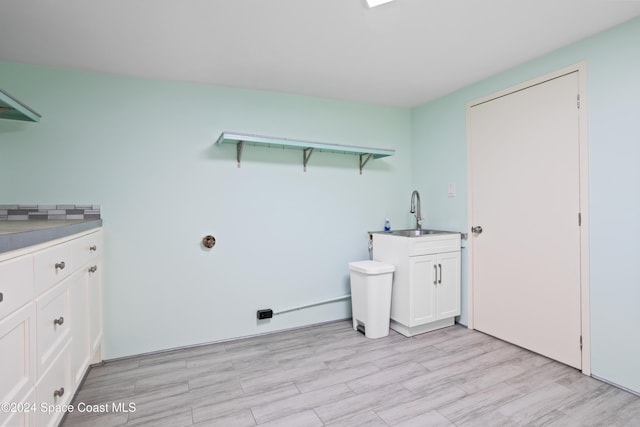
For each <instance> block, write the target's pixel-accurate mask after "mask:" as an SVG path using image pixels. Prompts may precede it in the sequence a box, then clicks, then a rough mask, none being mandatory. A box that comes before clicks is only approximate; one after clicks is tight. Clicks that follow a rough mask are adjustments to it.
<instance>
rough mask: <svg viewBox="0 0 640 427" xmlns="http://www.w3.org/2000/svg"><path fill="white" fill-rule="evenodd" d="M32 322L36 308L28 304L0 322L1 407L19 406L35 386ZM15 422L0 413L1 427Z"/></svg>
mask: <svg viewBox="0 0 640 427" xmlns="http://www.w3.org/2000/svg"><path fill="white" fill-rule="evenodd" d="M35 320H36V314H35V307H34V305H33V304H32V303H29V304H27V305H25V306H24V307H22V308H20V309H19V310H16V311H15V312H14V313H12V314H10V315H9V316H7V317H6V318H4V319H3V320H2V321H0V403H9V404H12V403H17V402H20V401H21V400H20V399H22V398H23V396H25V395H26V394H28V393H29V392H30V390H32V389H33V386H34V385H35V378H36V363H35V351H36V329H35ZM18 419H21V418H20V417H18V416H13V415H12V414H11V413H10V412H6V411H0V425H2V426H4V425H16V424H17V420H18ZM9 421H12V423H9ZM13 421H16V423H15V424H14V423H13Z"/></svg>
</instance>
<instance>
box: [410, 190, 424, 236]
mask: <svg viewBox="0 0 640 427" xmlns="http://www.w3.org/2000/svg"><path fill="white" fill-rule="evenodd" d="M416 199H417V200H418V205H417V211H416ZM409 212H411V213H412V214H415V215H416V230H422V211H421V209H420V193H418V190H413V193H411V210H410V211H409Z"/></svg>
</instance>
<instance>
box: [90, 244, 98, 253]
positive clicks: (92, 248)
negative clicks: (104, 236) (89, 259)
mask: <svg viewBox="0 0 640 427" xmlns="http://www.w3.org/2000/svg"><path fill="white" fill-rule="evenodd" d="M89 250H90V251H91V252H95V251H97V250H98V247H97V246H96V245H93V246H89Z"/></svg>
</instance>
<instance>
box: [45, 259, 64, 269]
mask: <svg viewBox="0 0 640 427" xmlns="http://www.w3.org/2000/svg"><path fill="white" fill-rule="evenodd" d="M49 265H51V264H49ZM64 267H65V264H64V261H60V262H56V270H57V269H60V270H64Z"/></svg>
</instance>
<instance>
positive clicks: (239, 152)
mask: <svg viewBox="0 0 640 427" xmlns="http://www.w3.org/2000/svg"><path fill="white" fill-rule="evenodd" d="M243 148H244V141H238V145H237V146H236V158H237V159H238V168H239V167H240V159H241V158H242V149H243Z"/></svg>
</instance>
